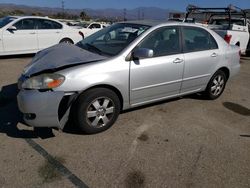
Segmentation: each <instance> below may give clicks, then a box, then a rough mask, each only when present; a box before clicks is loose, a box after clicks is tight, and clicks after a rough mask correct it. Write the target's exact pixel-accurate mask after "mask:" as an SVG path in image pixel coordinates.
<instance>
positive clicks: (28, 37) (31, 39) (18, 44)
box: [3, 18, 38, 53]
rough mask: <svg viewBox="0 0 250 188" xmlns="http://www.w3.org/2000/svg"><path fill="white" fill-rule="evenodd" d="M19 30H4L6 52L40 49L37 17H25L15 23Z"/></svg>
mask: <svg viewBox="0 0 250 188" xmlns="http://www.w3.org/2000/svg"><path fill="white" fill-rule="evenodd" d="M13 26H15V27H16V29H17V30H11V31H9V30H8V29H6V30H4V31H3V44H4V51H5V52H17V53H18V52H23V53H25V52H35V51H37V50H38V43H37V31H36V28H35V19H31V18H25V19H22V20H19V21H17V22H16V23H14V24H13Z"/></svg>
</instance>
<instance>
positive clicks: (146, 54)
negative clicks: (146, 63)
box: [133, 48, 154, 59]
mask: <svg viewBox="0 0 250 188" xmlns="http://www.w3.org/2000/svg"><path fill="white" fill-rule="evenodd" d="M153 56H154V51H153V50H151V49H148V48H139V49H136V50H135V51H134V52H133V58H135V59H140V58H150V57H153Z"/></svg>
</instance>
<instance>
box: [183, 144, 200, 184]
mask: <svg viewBox="0 0 250 188" xmlns="http://www.w3.org/2000/svg"><path fill="white" fill-rule="evenodd" d="M202 150H203V146H201V147H200V148H199V150H198V152H197V156H196V158H195V160H194V163H193V165H192V167H191V171H190V173H189V176H188V177H189V178H188V183H187V188H190V187H193V177H194V173H195V171H196V169H197V167H198V163H199V161H200V158H201V153H202Z"/></svg>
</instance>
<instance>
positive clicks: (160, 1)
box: [0, 0, 250, 11]
mask: <svg viewBox="0 0 250 188" xmlns="http://www.w3.org/2000/svg"><path fill="white" fill-rule="evenodd" d="M64 1H65V8H73V9H84V8H92V9H102V8H118V9H123V8H127V9H133V8H136V7H160V8H166V9H173V10H180V11H184V10H185V9H186V7H187V5H188V4H193V5H197V6H200V7H226V6H228V5H229V4H233V5H236V6H238V7H240V8H243V9H247V8H250V0H64ZM0 3H13V4H22V5H30V6H42V7H61V6H62V5H61V4H62V0H11V1H10V0H0Z"/></svg>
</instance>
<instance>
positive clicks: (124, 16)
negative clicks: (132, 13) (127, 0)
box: [123, 9, 127, 21]
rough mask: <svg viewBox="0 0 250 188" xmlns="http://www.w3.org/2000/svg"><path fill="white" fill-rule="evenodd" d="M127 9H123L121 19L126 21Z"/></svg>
mask: <svg viewBox="0 0 250 188" xmlns="http://www.w3.org/2000/svg"><path fill="white" fill-rule="evenodd" d="M126 17H127V9H123V20H124V21H127V18H126Z"/></svg>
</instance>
